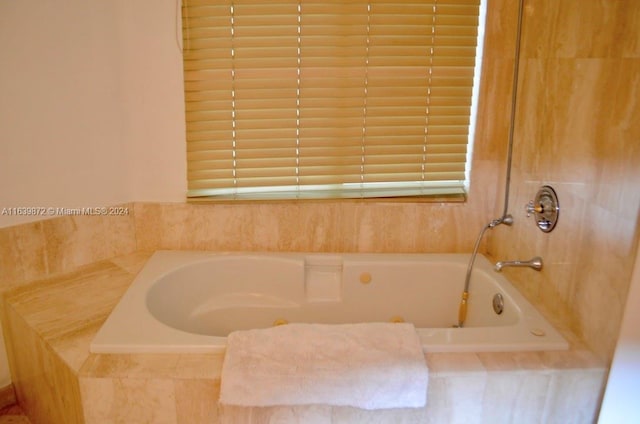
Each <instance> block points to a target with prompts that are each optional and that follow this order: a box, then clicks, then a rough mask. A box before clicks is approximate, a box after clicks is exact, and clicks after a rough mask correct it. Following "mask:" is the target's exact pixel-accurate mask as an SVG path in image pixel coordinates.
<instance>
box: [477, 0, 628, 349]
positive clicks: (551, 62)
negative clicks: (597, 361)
mask: <svg viewBox="0 0 640 424" xmlns="http://www.w3.org/2000/svg"><path fill="white" fill-rule="evenodd" d="M638 25H640V3H638V2H634V1H620V2H606V1H598V0H587V1H583V0H566V1H562V2H557V1H554V0H542V1H535V2H534V1H527V2H526V8H525V14H524V22H523V36H522V53H521V54H522V56H521V62H520V73H519V89H518V102H517V114H516V121H515V123H516V125H515V136H514V157H513V166H512V182H511V202H510V203H511V206H510V211H511V212H512V213H513V214H514V216H515V218H516V222H515V224H514V225H513V227H511V228H500V230H496V231H494V232H492V233H491V234H490V237H489V243H488V252H489V253H490V254H491V255H492V256H493V257H494V258H495V259H499V260H506V259H529V258H531V257H533V256H535V255H540V256H542V257H543V259H544V264H545V267H544V269H543V271H542V272H541V273H535V272H532V271H529V270H513V269H507V270H505V273H507V274H508V276H509V278H510V279H511V280H514V281H516V283H517V285H518V287H519V288H520V289H521V290H522V291H523V292H525V293H526V294H527V295H528V297H529V298H531V299H534V300H537V301H538V302H539V303H542V304H543V305H544V306H545V308H546V309H547V310H549V312H552V313H556V314H560V313H563V314H565V315H564V316H565V317H566V319H567V320H568V321H569V324H570V326H571V328H572V329H573V330H574V331H575V332H576V333H577V334H579V335H580V336H581V337H583V338H584V339H585V341H586V342H587V343H588V345H589V346H590V347H591V348H592V349H593V350H594V351H595V352H597V353H598V354H599V355H600V356H601V357H602V358H603V359H605V360H611V357H612V354H613V350H614V348H615V342H616V340H617V336H618V330H619V327H620V322H621V318H622V313H623V309H624V305H625V300H626V296H627V290H628V284H629V280H630V276H631V270H632V267H633V260H634V257H635V251H636V249H637V245H638V216H639V215H638V212H639V210H640V166H639V164H640V116H639V113H640V32H639V31H638ZM543 184H549V185H551V186H552V187H553V188H554V189H555V190H556V192H557V194H558V196H559V200H560V207H561V211H560V217H559V221H558V225H557V227H556V229H554V230H553V232H551V233H548V234H545V233H543V232H541V231H540V230H538V229H537V227H535V225H534V223H533V218H529V219H527V218H526V214H525V213H524V212H523V211H524V205H525V204H526V203H527V202H528V201H529V200H531V199H533V198H534V196H535V194H536V192H537V190H538V188H539V187H540V186H541V185H543Z"/></svg>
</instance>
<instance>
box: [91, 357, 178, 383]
mask: <svg viewBox="0 0 640 424" xmlns="http://www.w3.org/2000/svg"><path fill="white" fill-rule="evenodd" d="M178 359H179V355H177V354H91V355H89V357H88V358H87V361H86V362H85V363H84V365H83V366H82V369H81V370H80V375H81V376H83V377H87V378H89V377H91V378H108V377H112V378H119V379H126V378H129V379H134V378H135V379H152V378H163V379H171V378H173V377H175V376H176V366H177V363H178Z"/></svg>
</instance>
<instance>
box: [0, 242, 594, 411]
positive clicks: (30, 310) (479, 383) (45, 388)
mask: <svg viewBox="0 0 640 424" xmlns="http://www.w3.org/2000/svg"><path fill="white" fill-rule="evenodd" d="M151 254H152V252H137V253H134V254H130V255H126V256H120V257H117V258H113V259H111V260H108V261H101V262H97V263H94V264H91V265H88V266H85V267H83V268H81V269H80V270H78V271H75V272H73V273H69V274H65V275H62V276H59V277H57V278H52V279H47V280H41V281H37V282H33V283H30V284H28V285H25V286H22V287H19V288H16V289H14V290H11V291H10V292H7V293H5V295H4V307H3V317H2V318H3V327H4V331H5V338H6V340H7V349H8V354H9V362H10V364H11V369H12V371H11V373H12V380H13V383H14V385H15V388H16V393H17V398H18V400H19V403H20V405H21V406H22V408H23V409H24V410H25V411H26V413H27V414H28V415H29V418H30V419H31V420H32V422H34V423H60V422H64V423H105V422H154V423H187V422H188V423H216V422H220V420H221V419H231V420H236V421H234V422H244V421H245V420H246V419H247V417H248V416H250V415H251V416H252V417H253V418H254V419H255V418H257V417H269V416H274V415H277V416H279V417H282V416H287V414H289V415H290V414H293V413H295V414H298V416H304V417H305V420H306V421H307V422H312V421H313V420H314V419H315V420H322V422H335V423H338V422H343V423H347V422H362V421H366V422H380V423H385V422H389V423H395V422H400V421H402V420H404V422H416V423H420V422H425V423H430V422H434V423H436V422H449V423H457V422H464V423H482V422H510V421H512V420H513V419H514V418H515V417H517V419H518V422H531V423H537V422H578V423H582V422H584V423H589V422H594V421H595V420H596V418H597V410H598V406H599V404H600V399H601V395H602V391H603V387H604V383H605V378H606V364H604V363H602V362H601V361H600V360H598V359H597V358H596V357H595V355H593V354H592V353H591V352H590V351H589V350H588V349H586V348H585V347H584V345H583V344H582V343H581V342H580V341H579V340H578V339H577V338H576V337H575V336H574V335H573V334H571V333H570V332H569V331H568V330H566V329H564V328H562V327H561V326H559V325H558V324H559V322H556V321H554V320H553V319H551V321H552V323H553V324H554V325H556V328H558V329H559V331H561V333H562V334H563V336H564V337H565V338H566V339H567V340H568V341H569V343H570V349H569V350H567V351H540V352H465V353H426V354H425V360H426V361H427V364H428V366H429V370H430V377H429V392H428V401H427V406H426V407H425V408H422V409H415V410H392V411H363V410H358V409H355V408H345V407H331V406H313V407H302V408H297V409H298V410H297V411H292V409H293V408H255V409H254V408H233V409H232V408H218V405H217V397H218V393H219V386H220V373H221V366H222V360H223V357H224V356H223V354H221V353H206V354H177V353H171V354H91V353H90V352H89V345H90V343H91V340H92V339H93V338H94V336H95V334H96V333H97V331H98V329H99V328H100V327H101V325H102V323H103V322H104V321H105V320H106V318H107V316H108V315H109V313H110V312H111V310H112V309H113V307H114V306H115V305H116V304H117V303H118V301H119V299H120V298H121V297H122V295H123V294H124V292H125V291H126V289H127V288H128V286H129V285H130V284H131V282H132V281H133V279H134V278H135V275H136V274H137V273H138V271H139V270H140V269H141V268H142V266H143V265H144V263H145V262H146V260H147V259H148V258H149V257H150V255H151ZM496 405H499V407H496Z"/></svg>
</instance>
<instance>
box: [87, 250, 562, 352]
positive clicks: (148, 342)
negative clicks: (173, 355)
mask: <svg viewBox="0 0 640 424" xmlns="http://www.w3.org/2000/svg"><path fill="white" fill-rule="evenodd" d="M467 261H468V255H464V254H429V255H421V254H318V253H314V254H305V253H260V254H256V253H233V252H228V253H219V252H218V253H213V252H184V251H159V252H156V253H155V254H154V255H153V256H152V257H151V258H150V260H149V261H148V262H147V264H146V265H145V267H144V268H143V270H142V271H141V272H140V273H139V275H138V276H137V277H136V279H135V280H134V282H133V283H132V285H131V287H130V288H129V290H128V291H127V292H126V293H125V295H124V296H123V298H122V300H121V301H120V303H119V304H118V305H117V306H116V307H115V308H114V310H113V312H112V313H111V315H110V316H109V318H108V319H107V321H106V322H105V324H104V325H103V326H102V328H101V329H100V331H99V332H98V334H97V335H96V337H95V338H94V340H93V342H92V344H91V351H92V352H95V353H123V352H124V353H126V352H210V351H219V350H222V349H224V345H225V340H226V338H225V337H226V335H228V334H229V333H230V332H231V331H235V330H244V329H253V328H265V327H269V326H273V325H279V324H283V323H287V322H308V323H311V322H313V323H328V324H339V323H354V322H388V321H404V322H411V323H413V324H414V325H415V326H416V328H417V330H418V333H419V335H420V337H421V339H422V341H423V346H424V347H425V350H431V351H507V350H552V349H567V348H568V344H567V342H566V341H565V340H564V338H562V336H561V335H560V334H559V333H558V332H557V331H556V330H555V329H554V328H553V327H552V326H551V325H550V324H549V323H548V322H546V320H544V318H543V317H542V316H541V315H540V314H539V313H538V312H537V311H536V310H535V309H534V308H533V307H532V306H531V305H530V304H529V303H528V302H527V301H526V299H524V298H523V297H522V295H520V294H519V293H518V292H517V290H515V288H514V287H513V286H511V285H510V283H509V282H508V281H507V280H506V279H505V278H504V277H503V276H502V275H501V274H497V273H495V272H494V271H493V270H492V266H491V264H490V263H489V261H488V260H487V259H486V258H484V257H481V256H479V257H478V258H477V260H476V265H475V268H474V272H473V277H472V282H471V296H470V299H469V313H468V318H467V321H466V323H465V328H463V329H457V328H452V327H453V326H454V325H455V324H456V323H457V314H458V304H459V301H460V295H461V292H462V289H463V285H464V275H465V272H466V267H467ZM498 293H499V294H501V295H502V297H503V299H504V305H505V306H504V311H503V312H502V313H501V314H497V313H495V312H494V310H493V306H492V302H493V297H494V296H495V295H496V294H498Z"/></svg>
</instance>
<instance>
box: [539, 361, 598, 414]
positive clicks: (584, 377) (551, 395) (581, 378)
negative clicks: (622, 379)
mask: <svg viewBox="0 0 640 424" xmlns="http://www.w3.org/2000/svg"><path fill="white" fill-rule="evenodd" d="M605 374H606V373H605V372H604V371H593V372H572V371H559V372H556V373H554V375H553V377H552V379H551V382H550V385H549V390H548V391H547V399H546V402H545V406H544V411H543V414H542V422H545V423H558V424H560V423H562V424H564V423H591V422H594V418H595V417H596V416H597V413H598V409H599V405H600V403H601V401H602V393H603V391H604V382H605Z"/></svg>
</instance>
